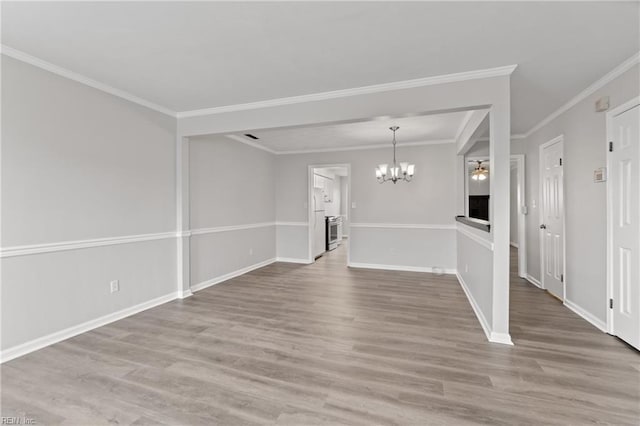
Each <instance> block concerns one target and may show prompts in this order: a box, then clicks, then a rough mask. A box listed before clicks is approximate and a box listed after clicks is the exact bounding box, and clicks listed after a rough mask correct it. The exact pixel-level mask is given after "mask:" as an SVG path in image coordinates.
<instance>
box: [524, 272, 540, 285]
mask: <svg viewBox="0 0 640 426" xmlns="http://www.w3.org/2000/svg"><path fill="white" fill-rule="evenodd" d="M524 279H525V280H527V281H529V282H530V283H531V284H533V285H535V286H536V287H538V288H542V283H540V281H538V280H537V279H535V278H533V277H532V276H531V275H529V274H527V276H526V277H525V278H524Z"/></svg>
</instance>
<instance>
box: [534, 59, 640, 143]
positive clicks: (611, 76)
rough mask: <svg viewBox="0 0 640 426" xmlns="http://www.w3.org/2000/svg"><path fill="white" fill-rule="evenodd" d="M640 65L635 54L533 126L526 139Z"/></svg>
mask: <svg viewBox="0 0 640 426" xmlns="http://www.w3.org/2000/svg"><path fill="white" fill-rule="evenodd" d="M638 63H640V52H638V53H635V54H634V55H633V56H631V57H630V58H629V59H627V60H626V61H624V62H623V63H621V64H620V65H618V66H617V67H615V68H614V69H613V70H611V71H609V72H608V73H607V74H605V75H604V76H603V77H601V78H600V79H599V80H597V81H596V82H594V83H593V84H591V85H590V86H589V87H587V88H586V89H584V90H583V91H582V92H580V93H578V94H577V95H576V96H575V97H573V98H572V99H571V100H570V101H569V102H567V103H566V104H564V105H562V106H561V107H560V108H558V109H557V110H555V111H554V112H553V113H551V114H550V115H548V116H547V117H546V118H545V119H543V120H542V121H541V122H539V123H538V124H536V125H535V126H533V127H532V128H531V129H530V130H529V131H528V132H527V133H525V134H524V137H529V136H531V135H532V134H533V133H535V132H537V131H538V130H540V129H541V128H542V127H544V126H546V125H547V124H549V123H550V122H551V121H553V120H555V119H556V118H558V117H559V116H560V115H561V114H563V113H564V112H566V111H568V110H569V109H571V108H572V107H574V106H575V105H577V104H578V103H579V102H580V101H582V100H583V99H586V98H587V97H588V96H590V95H592V94H593V93H595V92H596V90H598V89H600V88H602V87H603V86H605V85H606V84H608V83H610V82H611V81H613V80H615V79H616V78H618V77H619V76H620V75H622V74H624V73H625V72H626V71H628V70H629V69H631V68H632V67H633V66H634V65H636V64H638Z"/></svg>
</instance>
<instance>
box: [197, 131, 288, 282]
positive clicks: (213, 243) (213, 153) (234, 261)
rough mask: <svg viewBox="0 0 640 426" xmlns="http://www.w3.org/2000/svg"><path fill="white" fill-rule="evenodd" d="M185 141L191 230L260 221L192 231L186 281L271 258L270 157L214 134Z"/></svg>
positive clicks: (272, 200)
mask: <svg viewBox="0 0 640 426" xmlns="http://www.w3.org/2000/svg"><path fill="white" fill-rule="evenodd" d="M189 144H190V145H189V195H190V209H189V212H190V223H191V229H192V230H198V229H203V228H206V229H209V228H214V229H212V230H211V231H214V230H215V228H220V227H226V226H240V227H242V226H243V225H248V226H251V225H256V224H261V225H263V226H259V227H256V228H249V229H236V230H230V231H222V232H208V233H203V234H198V235H193V236H192V237H191V244H190V246H191V247H190V252H191V285H192V286H193V285H198V284H201V283H203V282H206V281H210V280H213V279H216V278H218V277H220V276H223V275H226V274H229V273H232V272H234V271H237V270H240V269H243V268H247V267H250V266H252V265H255V264H258V263H261V262H265V261H268V260H273V259H274V258H275V252H276V236H275V224H274V222H275V211H276V209H275V199H276V196H275V186H274V182H275V156H274V155H273V154H270V153H268V152H265V151H263V150H260V149H257V148H254V147H251V146H248V145H245V144H243V143H240V142H237V141H235V140H231V139H228V138H225V137H220V136H207V137H195V138H190V140H189ZM218 231H219V230H218Z"/></svg>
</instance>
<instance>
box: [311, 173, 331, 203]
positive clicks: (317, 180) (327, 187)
mask: <svg viewBox="0 0 640 426" xmlns="http://www.w3.org/2000/svg"><path fill="white" fill-rule="evenodd" d="M313 187H314V188H319V189H321V190H322V194H323V195H324V201H325V202H326V203H331V202H332V201H333V179H331V178H328V177H326V176H322V175H318V174H315V173H314V175H313Z"/></svg>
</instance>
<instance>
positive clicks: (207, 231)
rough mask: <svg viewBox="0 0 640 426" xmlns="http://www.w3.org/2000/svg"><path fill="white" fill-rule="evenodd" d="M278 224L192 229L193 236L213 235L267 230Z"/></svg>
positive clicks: (262, 223)
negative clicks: (257, 229) (259, 229)
mask: <svg viewBox="0 0 640 426" xmlns="http://www.w3.org/2000/svg"><path fill="white" fill-rule="evenodd" d="M275 225H276V222H261V223H247V224H244V225H229V226H216V227H213V228H198V229H192V230H191V235H203V234H213V233H217V232H229V231H240V230H244V229H255V228H266V227H269V226H275Z"/></svg>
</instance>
